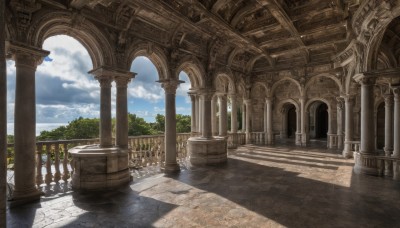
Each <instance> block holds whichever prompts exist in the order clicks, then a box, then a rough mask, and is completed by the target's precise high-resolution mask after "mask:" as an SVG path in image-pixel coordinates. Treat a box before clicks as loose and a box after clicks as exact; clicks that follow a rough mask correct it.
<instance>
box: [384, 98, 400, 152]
mask: <svg viewBox="0 0 400 228" xmlns="http://www.w3.org/2000/svg"><path fill="white" fill-rule="evenodd" d="M384 99H385V148H384V150H385V155H386V156H390V155H391V154H392V152H393V95H392V94H390V93H389V94H384ZM398 111H399V110H398ZM397 114H399V113H397Z"/></svg>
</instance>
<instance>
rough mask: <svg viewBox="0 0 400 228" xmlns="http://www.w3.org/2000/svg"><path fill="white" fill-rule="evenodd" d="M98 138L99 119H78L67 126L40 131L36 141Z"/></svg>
mask: <svg viewBox="0 0 400 228" xmlns="http://www.w3.org/2000/svg"><path fill="white" fill-rule="evenodd" d="M98 137H99V119H89V118H82V117H79V118H78V119H75V120H73V121H71V122H70V123H69V124H68V126H61V127H58V128H56V129H54V130H51V131H42V132H40V135H39V136H38V137H37V140H38V141H46V140H60V139H90V138H98Z"/></svg>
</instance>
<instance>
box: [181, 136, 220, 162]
mask: <svg viewBox="0 0 400 228" xmlns="http://www.w3.org/2000/svg"><path fill="white" fill-rule="evenodd" d="M187 151H188V155H189V161H190V163H191V164H192V165H193V166H201V165H216V164H221V163H225V162H226V161H227V156H228V149H227V141H226V138H225V137H215V138H202V137H193V138H189V139H188V144H187Z"/></svg>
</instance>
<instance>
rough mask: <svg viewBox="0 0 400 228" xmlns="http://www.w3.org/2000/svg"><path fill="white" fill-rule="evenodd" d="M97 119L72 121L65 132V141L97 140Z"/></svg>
mask: <svg viewBox="0 0 400 228" xmlns="http://www.w3.org/2000/svg"><path fill="white" fill-rule="evenodd" d="M99 124H100V121H99V119H89V118H82V117H79V118H78V119H75V120H73V121H72V122H70V123H69V124H68V126H67V129H66V130H65V138H66V139H90V138H98V137H99V132H100V129H99V128H100V127H99Z"/></svg>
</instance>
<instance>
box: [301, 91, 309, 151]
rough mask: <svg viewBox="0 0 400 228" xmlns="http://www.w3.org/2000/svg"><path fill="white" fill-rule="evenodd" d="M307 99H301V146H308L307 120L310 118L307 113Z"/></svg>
mask: <svg viewBox="0 0 400 228" xmlns="http://www.w3.org/2000/svg"><path fill="white" fill-rule="evenodd" d="M305 105H306V98H305V97H302V98H300V112H301V113H300V118H301V119H300V128H301V144H302V145H303V146H306V145H307V143H308V135H307V134H308V130H307V120H306V118H308V115H307V111H306V107H305Z"/></svg>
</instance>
